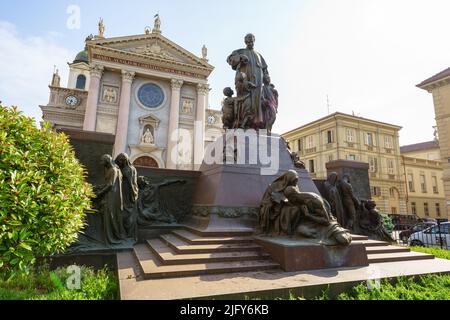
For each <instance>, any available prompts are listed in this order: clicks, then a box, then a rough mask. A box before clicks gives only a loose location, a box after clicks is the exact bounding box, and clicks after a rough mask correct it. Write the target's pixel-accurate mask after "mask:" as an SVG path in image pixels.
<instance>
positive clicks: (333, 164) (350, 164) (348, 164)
mask: <svg viewBox="0 0 450 320" xmlns="http://www.w3.org/2000/svg"><path fill="white" fill-rule="evenodd" d="M326 168H327V175H329V174H330V173H331V172H336V173H337V174H338V177H339V179H341V178H342V176H344V175H348V176H349V177H350V181H351V184H352V187H353V193H354V195H355V196H356V197H357V198H359V199H365V200H370V199H371V198H372V197H371V193H370V181H369V164H368V163H365V162H358V161H351V160H335V161H330V162H328V163H327V164H326ZM319 189H320V188H319Z"/></svg>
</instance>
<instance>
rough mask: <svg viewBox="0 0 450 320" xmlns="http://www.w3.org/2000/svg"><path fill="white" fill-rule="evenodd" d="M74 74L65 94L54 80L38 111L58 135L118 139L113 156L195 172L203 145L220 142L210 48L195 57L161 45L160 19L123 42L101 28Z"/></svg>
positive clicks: (76, 63) (74, 65) (72, 68)
mask: <svg viewBox="0 0 450 320" xmlns="http://www.w3.org/2000/svg"><path fill="white" fill-rule="evenodd" d="M199 49H200V48H199ZM199 51H200V50H199ZM69 68H70V73H69V79H68V81H67V86H65V87H64V86H62V85H61V79H60V77H59V75H58V72H57V71H56V72H55V74H54V75H53V79H52V82H51V85H50V98H49V102H48V103H47V104H46V105H42V106H40V107H41V109H42V112H43V120H44V121H47V122H50V123H51V124H52V125H53V127H54V128H55V129H59V128H69V129H79V130H84V131H92V132H101V133H109V134H112V135H114V136H115V143H114V150H113V153H114V156H115V155H117V154H119V153H121V152H126V153H128V154H129V155H130V158H131V161H132V162H133V163H134V164H137V165H141V166H148V167H158V168H169V169H188V170H189V169H196V168H197V167H198V166H199V165H200V164H201V163H202V160H203V155H204V148H205V145H207V144H208V143H209V142H211V141H214V139H215V138H216V137H218V136H220V135H221V134H222V123H221V114H220V111H214V110H210V109H208V97H209V91H210V88H209V84H208V77H209V75H210V74H211V72H212V71H213V69H214V68H213V66H212V65H210V64H209V63H208V58H207V49H206V47H205V46H203V48H202V49H201V55H200V56H197V55H195V54H193V53H191V52H189V51H187V50H186V49H184V48H183V47H181V46H179V45H178V44H176V43H174V42H172V41H171V40H169V39H168V38H166V37H164V36H163V35H162V32H161V21H160V19H159V16H158V17H157V18H156V20H155V23H154V27H153V29H150V28H145V29H144V28H142V33H140V34H136V35H127V36H120V37H106V35H105V25H104V24H103V21H102V20H101V21H100V23H99V29H98V35H96V36H92V35H91V36H89V37H88V38H87V39H86V43H85V49H84V50H83V51H81V52H80V53H79V54H78V55H77V56H76V57H75V59H74V61H73V62H72V63H69Z"/></svg>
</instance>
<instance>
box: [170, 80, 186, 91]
mask: <svg viewBox="0 0 450 320" xmlns="http://www.w3.org/2000/svg"><path fill="white" fill-rule="evenodd" d="M170 84H171V85H172V90H173V89H175V90H180V89H181V87H182V86H183V80H179V79H172V80H171V81H170Z"/></svg>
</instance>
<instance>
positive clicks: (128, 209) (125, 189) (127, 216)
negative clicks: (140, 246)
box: [115, 153, 139, 240]
mask: <svg viewBox="0 0 450 320" xmlns="http://www.w3.org/2000/svg"><path fill="white" fill-rule="evenodd" d="M115 162H116V164H117V165H118V166H119V168H120V171H121V172H122V198H123V225H124V228H125V231H126V233H127V236H128V237H129V238H132V239H135V240H137V199H138V194H139V189H138V183H137V171H136V168H135V167H134V166H133V165H132V164H131V162H130V158H129V157H128V155H127V154H126V153H121V154H119V155H118V156H117V157H116V160H115Z"/></svg>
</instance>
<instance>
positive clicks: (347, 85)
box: [0, 0, 450, 145]
mask: <svg viewBox="0 0 450 320" xmlns="http://www.w3.org/2000/svg"><path fill="white" fill-rule="evenodd" d="M73 8H76V9H77V10H78V9H79V18H80V19H76V20H73V17H74V11H73ZM448 12H450V1H448V0H428V1H423V0H395V1H392V0H282V1H273V0H272V1H267V0H246V1H242V0H239V1H237V0H228V1H207V0H191V1H184V0H164V1H160V0H145V1H142V0H128V1H118V0H109V1H106V0H96V1H92V0H89V1H85V0H80V1H76V0H71V1H66V0H58V1H56V0H40V1H29V0H1V1H0V101H2V102H3V105H17V106H19V109H20V110H22V111H23V112H24V113H25V114H27V115H30V116H33V117H35V118H36V119H37V121H40V120H41V116H42V113H41V110H40V109H39V105H45V104H47V103H48V99H49V89H48V84H49V83H50V80H51V75H52V72H53V68H54V65H56V66H57V67H58V68H59V70H60V74H61V76H62V85H65V84H66V83H67V76H68V66H67V62H71V61H73V59H74V57H75V55H76V54H77V53H78V52H79V51H81V50H82V49H83V47H84V39H85V38H86V36H88V35H89V34H91V33H93V34H96V33H97V23H98V20H99V18H100V17H101V18H103V20H104V23H105V25H106V32H105V33H106V37H115V36H126V35H135V34H142V33H144V28H145V27H146V26H153V17H154V15H155V14H156V13H159V15H160V17H161V21H162V24H161V30H162V33H163V35H164V36H165V37H167V38H169V39H171V40H172V41H174V42H176V43H177V44H179V45H181V46H182V47H184V48H185V49H187V50H189V51H190V52H192V53H194V54H197V55H198V56H200V55H201V47H202V46H203V44H205V45H206V46H207V48H208V58H209V62H210V64H212V65H213V66H214V67H215V70H214V71H213V73H212V74H211V76H210V78H209V82H210V86H211V89H212V90H211V93H210V99H209V100H210V107H211V108H213V109H220V108H221V101H222V99H223V96H222V90H223V88H224V87H227V86H233V83H234V72H233V71H232V70H231V68H230V67H229V65H228V64H227V63H226V58H227V56H228V55H229V54H230V53H231V52H232V51H233V50H235V49H238V48H242V47H244V41H243V38H244V36H245V34H247V33H249V32H252V33H253V34H255V36H256V43H255V49H256V50H257V51H258V52H260V53H261V54H262V56H263V57H264V58H265V60H266V62H267V64H268V65H269V72H270V75H271V79H272V82H273V83H274V84H275V86H276V88H277V90H278V92H279V94H280V100H279V113H278V118H277V122H276V123H275V126H274V132H277V133H284V132H286V131H289V130H291V129H294V128H296V127H299V126H301V125H304V124H306V123H308V122H311V121H314V120H316V119H318V118H321V117H324V116H326V115H327V114H328V113H333V112H336V111H339V112H344V113H348V114H355V115H358V116H361V117H365V118H370V119H374V120H378V121H382V122H388V123H392V124H396V125H399V126H402V130H401V131H400V143H401V145H406V144H412V143H418V142H423V141H429V140H432V139H433V126H434V125H435V120H434V117H435V115H434V108H433V101H432V97H431V94H429V93H428V92H426V91H424V90H421V89H419V88H417V87H416V85H417V84H418V83H420V82H421V81H422V80H424V79H426V78H428V77H431V76H432V75H434V74H436V73H438V72H440V71H442V70H444V69H446V68H447V67H449V66H450V54H449V52H450V41H448V35H449V28H448ZM327 96H328V101H329V103H327Z"/></svg>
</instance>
